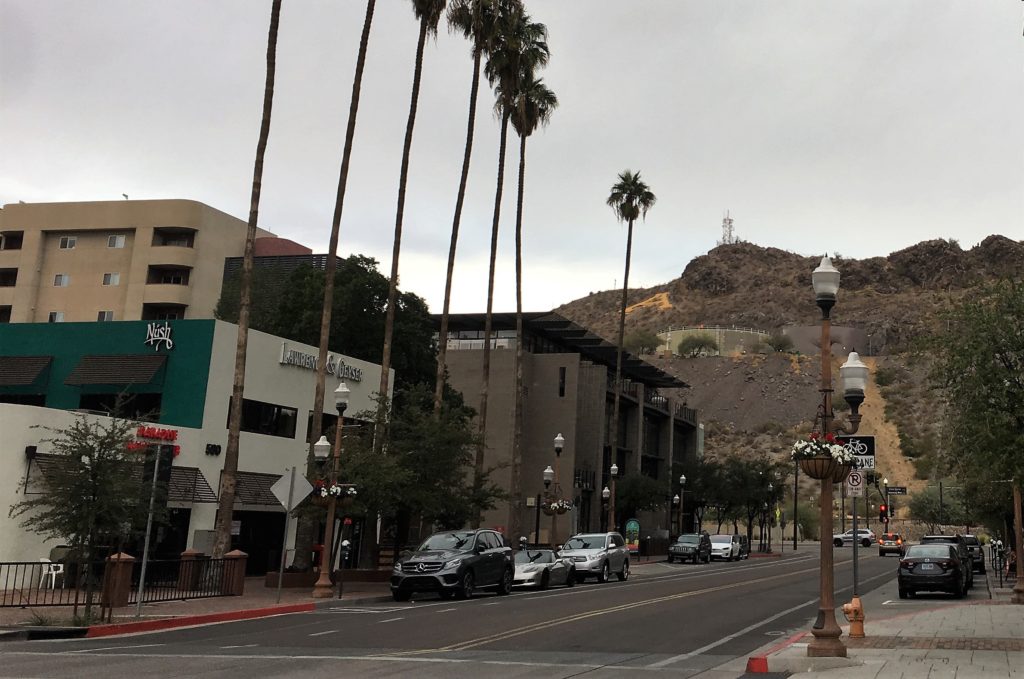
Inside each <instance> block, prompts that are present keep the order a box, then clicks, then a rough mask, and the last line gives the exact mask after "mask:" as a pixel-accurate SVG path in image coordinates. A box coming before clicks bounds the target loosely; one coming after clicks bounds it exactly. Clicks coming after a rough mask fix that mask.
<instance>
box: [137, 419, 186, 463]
mask: <svg viewBox="0 0 1024 679" xmlns="http://www.w3.org/2000/svg"><path fill="white" fill-rule="evenodd" d="M135 436H136V437H137V438H140V439H150V441H152V440H156V441H177V440H178V430H177V429H165V428H163V427H151V426H147V425H143V426H141V427H139V428H138V429H136V430H135ZM150 441H129V442H128V445H127V448H128V450H131V451H140V450H146V449H147V448H149V447H150V446H151V445H153V444H152V443H151V442H150ZM180 454H181V446H179V445H175V446H174V457H178V455H180Z"/></svg>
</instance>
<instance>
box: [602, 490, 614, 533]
mask: <svg viewBox="0 0 1024 679" xmlns="http://www.w3.org/2000/svg"><path fill="white" fill-rule="evenodd" d="M611 496H612V491H610V490H608V486H605V487H604V490H602V491H601V500H603V505H604V512H605V515H606V516H605V520H606V521H607V520H608V516H609V514H608V499H609V498H610V497H611ZM605 528H607V529H608V530H609V531H611V526H610V525H605Z"/></svg>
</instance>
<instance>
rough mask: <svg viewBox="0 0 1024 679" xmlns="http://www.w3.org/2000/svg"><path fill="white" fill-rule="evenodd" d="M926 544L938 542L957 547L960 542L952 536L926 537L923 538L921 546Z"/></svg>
mask: <svg viewBox="0 0 1024 679" xmlns="http://www.w3.org/2000/svg"><path fill="white" fill-rule="evenodd" d="M926 542H937V543H946V544H950V545H955V544H957V542H959V541H958V540H957V539H956V538H955V537H953V536H952V535H925V536H924V537H923V538H921V544H924V543H926Z"/></svg>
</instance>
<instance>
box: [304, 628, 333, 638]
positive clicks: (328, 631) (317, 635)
mask: <svg viewBox="0 0 1024 679" xmlns="http://www.w3.org/2000/svg"><path fill="white" fill-rule="evenodd" d="M337 631H338V630H336V629H329V630H327V631H326V632H313V633H312V634H310V635H309V636H311V637H322V636H323V635H325V634H334V633H335V632H337Z"/></svg>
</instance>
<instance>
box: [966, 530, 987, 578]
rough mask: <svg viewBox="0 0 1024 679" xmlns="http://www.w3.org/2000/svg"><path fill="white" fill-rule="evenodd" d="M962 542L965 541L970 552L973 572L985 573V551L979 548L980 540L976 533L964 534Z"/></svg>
mask: <svg viewBox="0 0 1024 679" xmlns="http://www.w3.org/2000/svg"><path fill="white" fill-rule="evenodd" d="M964 542H966V543H967V550H968V551H969V552H970V553H971V561H972V562H973V563H974V572H975V573H981V574H982V575H984V574H985V552H984V551H982V549H981V541H980V540H978V536H977V535H965V536H964Z"/></svg>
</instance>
